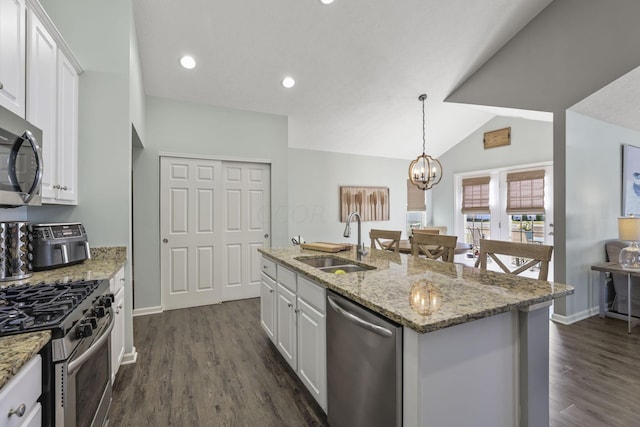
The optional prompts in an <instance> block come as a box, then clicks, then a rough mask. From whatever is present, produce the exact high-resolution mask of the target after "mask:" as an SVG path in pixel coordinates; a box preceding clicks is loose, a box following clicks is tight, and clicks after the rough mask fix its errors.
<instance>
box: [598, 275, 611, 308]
mask: <svg viewBox="0 0 640 427" xmlns="http://www.w3.org/2000/svg"><path fill="white" fill-rule="evenodd" d="M608 297H609V296H608V295H607V273H605V272H604V271H601V272H600V304H599V306H600V307H599V308H600V310H599V315H600V318H604V317H605V316H606V310H607V302H608V301H607V299H608Z"/></svg>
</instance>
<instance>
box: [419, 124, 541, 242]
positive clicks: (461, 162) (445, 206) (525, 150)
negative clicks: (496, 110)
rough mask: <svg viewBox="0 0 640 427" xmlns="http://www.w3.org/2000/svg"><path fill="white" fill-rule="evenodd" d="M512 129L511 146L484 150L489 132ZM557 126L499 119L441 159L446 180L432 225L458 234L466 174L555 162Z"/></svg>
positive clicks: (438, 193)
mask: <svg viewBox="0 0 640 427" xmlns="http://www.w3.org/2000/svg"><path fill="white" fill-rule="evenodd" d="M506 127H511V145H508V146H504V147H496V148H490V149H488V150H485V149H484V145H483V143H482V139H483V136H484V133H485V132H488V131H492V130H496V129H502V128H506ZM552 134H553V124H552V123H549V122H542V121H534V120H526V119H521V118H512V117H496V118H494V119H492V120H490V121H489V122H487V123H486V124H485V125H484V126H482V127H481V128H479V129H478V130H476V131H475V132H473V133H472V134H471V135H469V136H468V137H466V138H465V139H464V140H462V141H460V143H458V144H457V145H456V146H454V147H453V148H451V149H450V150H449V151H447V152H446V153H444V154H443V155H442V156H441V157H440V159H439V160H440V162H441V163H442V165H443V169H444V177H443V178H442V182H440V184H438V185H437V186H436V187H434V188H433V190H431V191H432V198H433V200H434V201H435V203H433V210H432V212H433V213H432V217H433V218H432V222H433V223H434V224H438V225H446V226H447V227H448V228H449V230H454V228H453V227H454V222H455V215H456V214H457V212H454V209H455V188H454V185H455V182H454V178H453V175H454V174H457V173H462V172H470V171H478V170H491V169H498V168H504V167H507V166H517V165H522V164H530V163H538V162H548V161H551V160H552V158H553V136H552Z"/></svg>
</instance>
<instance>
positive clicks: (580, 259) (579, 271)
mask: <svg viewBox="0 0 640 427" xmlns="http://www.w3.org/2000/svg"><path fill="white" fill-rule="evenodd" d="M566 140H567V159H570V160H571V161H569V162H567V188H568V189H569V188H570V189H571V191H569V190H567V217H566V218H567V265H571V266H573V268H571V269H568V270H567V282H568V283H571V284H573V285H574V286H575V287H576V291H575V294H574V295H573V297H571V298H569V299H567V310H568V312H569V313H571V317H570V318H569V321H573V320H579V319H581V318H584V317H586V316H588V315H592V314H595V313H597V306H598V280H597V279H598V273H592V272H591V271H590V266H591V265H593V264H596V263H600V262H604V260H605V255H604V242H605V241H606V240H609V239H616V238H617V237H618V223H617V218H618V217H619V216H620V215H621V213H622V209H621V195H622V189H621V177H622V161H621V159H622V144H631V145H636V146H640V132H636V131H632V130H629V129H626V128H622V127H619V126H615V125H612V124H609V123H605V122H602V121H599V120H595V119H592V118H590V117H586V116H583V115H581V114H578V113H575V112H572V111H568V112H567V139H566Z"/></svg>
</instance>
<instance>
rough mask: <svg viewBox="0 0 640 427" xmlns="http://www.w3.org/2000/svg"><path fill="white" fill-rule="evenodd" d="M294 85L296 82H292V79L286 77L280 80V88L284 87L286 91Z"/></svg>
mask: <svg viewBox="0 0 640 427" xmlns="http://www.w3.org/2000/svg"><path fill="white" fill-rule="evenodd" d="M295 85H296V81H295V80H293V78H292V77H288V76H287V77H285V78H284V79H282V86H284V87H286V88H287V89H291V88H292V87H294V86H295Z"/></svg>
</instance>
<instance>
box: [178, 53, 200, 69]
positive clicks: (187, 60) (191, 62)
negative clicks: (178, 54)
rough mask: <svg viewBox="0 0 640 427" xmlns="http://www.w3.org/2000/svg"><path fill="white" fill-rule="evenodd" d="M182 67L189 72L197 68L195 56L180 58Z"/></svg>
mask: <svg viewBox="0 0 640 427" xmlns="http://www.w3.org/2000/svg"><path fill="white" fill-rule="evenodd" d="M180 65H182V66H183V67H184V68H186V69H187V70H191V69H193V68H195V66H196V60H195V59H193V56H190V55H185V56H183V57H182V58H180Z"/></svg>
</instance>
